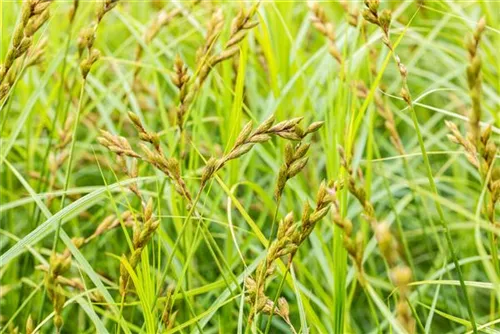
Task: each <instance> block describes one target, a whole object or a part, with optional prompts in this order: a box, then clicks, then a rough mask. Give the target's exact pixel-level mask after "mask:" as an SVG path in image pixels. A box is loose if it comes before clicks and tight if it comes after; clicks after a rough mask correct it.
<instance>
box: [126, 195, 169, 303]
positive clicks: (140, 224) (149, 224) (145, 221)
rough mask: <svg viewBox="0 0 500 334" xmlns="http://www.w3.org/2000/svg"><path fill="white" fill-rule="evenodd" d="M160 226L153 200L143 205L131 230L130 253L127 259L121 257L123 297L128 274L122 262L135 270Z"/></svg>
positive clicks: (128, 277)
mask: <svg viewBox="0 0 500 334" xmlns="http://www.w3.org/2000/svg"><path fill="white" fill-rule="evenodd" d="M159 225H160V221H159V220H157V219H156V218H155V217H154V216H153V199H152V198H150V199H149V201H148V202H147V203H146V204H145V205H143V207H142V214H141V216H140V219H138V221H136V223H135V224H134V228H133V239H132V253H131V254H130V255H129V257H128V258H127V257H126V256H125V255H122V259H123V260H122V263H121V265H120V294H121V295H122V296H125V294H126V293H127V288H128V283H129V279H130V274H129V272H128V271H127V269H126V267H125V266H124V264H123V262H124V261H128V263H129V264H130V267H132V269H135V267H136V266H137V264H138V263H139V260H140V259H141V254H142V251H143V250H144V247H146V245H147V243H148V242H149V240H151V238H152V237H153V234H154V232H155V231H156V229H157V228H158V226H159Z"/></svg>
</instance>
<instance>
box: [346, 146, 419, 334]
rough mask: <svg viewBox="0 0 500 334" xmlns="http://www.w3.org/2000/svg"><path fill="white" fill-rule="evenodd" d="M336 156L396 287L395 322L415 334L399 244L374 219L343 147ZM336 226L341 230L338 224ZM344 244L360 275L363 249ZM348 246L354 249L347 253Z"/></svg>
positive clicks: (406, 270)
mask: <svg viewBox="0 0 500 334" xmlns="http://www.w3.org/2000/svg"><path fill="white" fill-rule="evenodd" d="M339 155H340V158H341V163H342V166H343V167H344V168H345V170H346V171H347V180H346V182H345V183H344V184H345V186H346V187H347V189H348V190H349V192H350V193H351V194H352V195H353V196H354V197H355V198H356V199H357V200H358V202H359V203H360V204H361V206H362V208H363V212H364V218H365V220H366V221H367V222H368V223H369V224H370V227H371V229H372V231H373V233H374V235H375V238H376V240H377V243H378V247H379V250H380V253H381V255H382V256H383V258H384V259H385V261H386V262H387V264H388V265H389V268H390V277H391V281H392V282H393V284H394V286H396V287H397V288H398V291H399V298H398V302H397V305H396V312H397V317H398V320H399V322H400V323H401V324H402V325H403V326H404V328H405V329H406V330H407V331H408V332H409V333H414V332H415V319H414V318H413V316H412V313H411V310H410V307H409V306H408V303H407V298H408V296H409V292H410V289H409V286H408V284H409V283H410V282H411V280H412V275H413V274H412V271H411V269H410V268H409V267H408V266H407V265H406V264H405V263H404V261H403V257H402V256H401V255H400V247H399V244H398V241H397V239H396V238H395V237H394V235H393V234H392V232H391V229H390V226H389V224H388V223H387V222H385V221H379V220H378V219H377V217H376V215H375V209H374V207H373V205H372V204H371V202H370V200H369V198H368V196H367V194H366V191H365V189H364V188H363V187H362V186H361V185H359V184H358V182H357V181H356V178H355V176H354V171H353V170H352V168H351V162H350V161H349V160H348V158H347V156H346V154H345V151H344V149H343V148H342V147H339ZM343 224H344V226H345V227H344V228H347V230H344V231H347V232H349V234H350V229H351V226H352V225H351V226H349V225H346V223H345V222H344V223H343ZM338 225H339V226H341V227H342V225H341V224H338ZM358 238H359V237H358ZM344 244H345V245H347V247H346V249H347V251H348V253H349V255H350V256H351V257H352V258H353V260H354V261H355V264H356V265H357V266H358V270H360V273H362V269H361V255H362V254H360V252H362V250H359V249H358V248H359V247H361V245H362V242H360V241H357V242H354V243H352V239H351V240H347V241H346V240H345V239H344ZM351 247H354V248H353V249H351V250H350V248H351ZM363 280H364V279H363V278H361V279H360V282H361V283H363Z"/></svg>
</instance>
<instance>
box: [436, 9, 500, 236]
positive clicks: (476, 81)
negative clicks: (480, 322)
mask: <svg viewBox="0 0 500 334" xmlns="http://www.w3.org/2000/svg"><path fill="white" fill-rule="evenodd" d="M485 27H486V21H485V19H484V18H482V19H481V20H480V21H479V22H478V24H477V27H476V30H475V31H474V33H473V34H472V35H471V36H469V37H468V38H467V39H466V43H465V44H466V48H467V51H468V54H469V65H468V67H467V82H468V85H469V92H470V97H471V101H472V110H471V113H470V116H469V131H468V133H467V135H466V136H463V135H462V134H461V132H460V130H459V129H458V127H457V126H456V124H455V123H453V122H451V121H445V123H446V126H447V127H448V129H449V130H450V132H451V134H449V135H448V138H449V139H450V140H451V141H452V142H454V143H455V144H458V145H460V146H462V147H463V148H464V150H465V155H466V157H467V160H469V162H470V163H471V164H472V165H473V166H474V167H475V168H476V169H477V170H478V171H479V174H480V175H481V179H482V180H483V181H484V182H485V183H486V185H487V190H488V200H487V201H488V202H487V207H486V216H487V217H488V220H489V221H490V223H491V224H493V226H495V227H497V228H498V227H500V223H499V222H497V221H496V218H495V208H496V205H497V203H498V202H499V201H500V168H499V167H496V166H495V165H494V161H495V155H496V154H497V152H498V147H497V145H496V144H495V142H494V141H493V139H492V138H491V132H492V131H491V126H490V125H488V126H487V127H485V128H484V130H483V131H481V128H480V124H479V123H480V120H481V85H482V78H481V57H480V56H479V42H480V40H481V36H482V34H483V32H484V29H485ZM494 240H495V243H496V242H497V240H498V237H497V236H496V235H495V237H494Z"/></svg>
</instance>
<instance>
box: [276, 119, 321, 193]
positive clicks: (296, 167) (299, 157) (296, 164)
mask: <svg viewBox="0 0 500 334" xmlns="http://www.w3.org/2000/svg"><path fill="white" fill-rule="evenodd" d="M323 124H324V122H314V123H312V124H311V125H309V126H308V127H307V129H306V130H305V131H304V130H302V128H301V127H300V126H299V125H296V126H295V133H296V134H297V135H298V136H299V137H300V139H299V140H300V141H299V143H297V144H296V145H294V144H292V142H288V143H286V145H285V163H284V164H283V165H282V166H281V168H280V170H279V173H278V181H277V182H276V188H275V189H274V196H275V197H276V199H278V200H279V199H280V198H281V195H282V193H283V190H284V189H285V185H286V183H287V181H288V180H289V179H291V178H293V177H294V176H295V175H297V174H298V173H299V172H300V171H301V170H302V169H304V167H305V166H306V164H307V161H308V159H309V158H308V157H306V156H305V155H306V154H307V151H308V150H309V147H310V146H311V145H310V144H308V143H303V142H302V140H303V139H304V138H305V137H306V136H307V135H309V134H312V133H314V132H316V131H318V130H319V129H320V128H321V127H322V126H323Z"/></svg>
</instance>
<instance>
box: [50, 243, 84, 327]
mask: <svg viewBox="0 0 500 334" xmlns="http://www.w3.org/2000/svg"><path fill="white" fill-rule="evenodd" d="M71 242H72V243H73V244H74V245H75V247H76V248H80V247H81V246H82V244H83V242H84V240H83V238H73V239H72V240H71ZM70 267H71V253H70V251H69V249H66V250H65V251H64V253H63V254H59V253H56V252H52V254H51V256H50V261H49V267H48V268H47V269H46V273H45V280H44V284H45V289H46V291H47V296H48V297H49V299H50V301H51V302H52V306H53V307H54V326H55V327H56V329H57V332H58V333H59V332H60V331H61V328H62V326H63V318H62V316H61V313H62V309H63V306H64V303H65V301H66V295H65V293H64V288H63V286H64V285H71V284H73V286H75V285H77V284H78V283H79V281H78V280H68V279H65V278H64V275H65V274H66V273H67V272H68V270H69V269H70ZM68 282H70V283H68Z"/></svg>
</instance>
